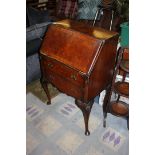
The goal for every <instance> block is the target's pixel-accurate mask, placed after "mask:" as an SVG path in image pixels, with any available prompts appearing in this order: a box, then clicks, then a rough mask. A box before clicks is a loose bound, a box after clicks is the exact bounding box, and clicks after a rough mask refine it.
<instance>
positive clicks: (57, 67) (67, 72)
mask: <svg viewBox="0 0 155 155" xmlns="http://www.w3.org/2000/svg"><path fill="white" fill-rule="evenodd" d="M41 61H42V65H43V68H44V70H45V72H46V73H47V74H50V73H55V74H57V75H59V76H61V77H63V78H65V79H67V80H69V81H70V82H72V83H74V84H75V85H77V86H80V87H84V82H85V81H84V77H83V76H81V74H79V73H78V72H77V71H76V70H74V69H72V68H69V67H68V66H65V65H63V64H62V63H60V62H57V61H55V60H53V59H49V58H45V57H43V58H42V59H41Z"/></svg>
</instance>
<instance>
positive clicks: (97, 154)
mask: <svg viewBox="0 0 155 155" xmlns="http://www.w3.org/2000/svg"><path fill="white" fill-rule="evenodd" d="M40 89H42V88H40ZM51 89H52V90H53V88H52V87H51ZM32 90H33V89H31V90H30V89H27V95H26V97H27V100H26V103H27V108H26V114H27V155H114V154H115V155H128V154H129V153H128V152H129V142H128V140H129V138H128V137H129V136H128V134H129V132H128V129H127V123H126V120H125V119H123V118H120V117H115V116H113V115H111V114H108V117H107V127H106V128H103V124H102V122H103V116H102V115H103V114H102V108H101V106H100V105H99V104H96V103H94V105H93V108H92V112H91V114H90V120H89V129H90V132H91V134H90V136H85V135H84V122H83V116H82V113H81V111H80V110H79V109H78V108H77V107H76V106H75V104H74V99H73V98H72V97H70V96H67V95H65V94H62V93H59V92H58V91H55V90H54V93H55V94H54V95H53V98H52V104H51V105H46V104H44V103H45V101H46V100H47V99H43V97H40V95H38V93H36V92H34V90H33V91H32ZM41 91H42V90H41ZM36 94H37V95H36ZM56 95H57V96H56ZM54 96H55V97H54ZM43 100H44V101H43Z"/></svg>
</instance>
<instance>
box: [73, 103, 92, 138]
mask: <svg viewBox="0 0 155 155" xmlns="http://www.w3.org/2000/svg"><path fill="white" fill-rule="evenodd" d="M93 103H94V100H92V101H90V102H89V103H83V102H82V101H80V100H75V104H76V105H77V106H78V107H79V108H80V109H81V111H82V114H83V117H84V122H85V135H86V136H89V135H90V132H89V129H88V122H89V115H90V112H91V108H92V106H93Z"/></svg>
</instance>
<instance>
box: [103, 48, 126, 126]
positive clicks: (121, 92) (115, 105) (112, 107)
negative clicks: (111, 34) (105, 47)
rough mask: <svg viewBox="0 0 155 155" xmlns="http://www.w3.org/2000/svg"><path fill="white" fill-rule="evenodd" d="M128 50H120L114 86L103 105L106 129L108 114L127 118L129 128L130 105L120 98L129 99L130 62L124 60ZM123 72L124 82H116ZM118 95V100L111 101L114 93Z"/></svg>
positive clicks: (113, 81)
mask: <svg viewBox="0 0 155 155" xmlns="http://www.w3.org/2000/svg"><path fill="white" fill-rule="evenodd" d="M125 49H126V48H120V49H119V50H118V58H117V61H116V67H115V71H114V75H113V80H112V85H111V88H110V89H109V91H108V102H107V103H106V104H104V105H103V113H104V127H106V117H107V113H108V112H109V113H111V114H113V115H115V116H118V117H126V118H127V126H128V128H129V105H128V104H127V103H125V102H124V101H121V100H120V97H121V96H123V97H125V98H129V82H126V81H125V78H126V76H127V74H129V60H128V59H123V53H124V51H125ZM120 71H121V72H122V75H123V77H122V80H121V81H117V82H116V76H117V75H118V74H119V72H120ZM113 92H114V93H115V95H116V94H117V99H116V100H114V101H111V97H112V93H113Z"/></svg>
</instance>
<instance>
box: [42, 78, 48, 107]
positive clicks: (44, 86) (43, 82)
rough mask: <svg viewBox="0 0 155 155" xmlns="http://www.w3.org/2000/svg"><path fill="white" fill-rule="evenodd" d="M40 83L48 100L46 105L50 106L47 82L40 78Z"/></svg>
mask: <svg viewBox="0 0 155 155" xmlns="http://www.w3.org/2000/svg"><path fill="white" fill-rule="evenodd" d="M40 82H41V85H42V87H43V89H44V91H45V93H46V95H47V98H48V101H47V105H50V104H51V96H50V93H49V90H48V85H47V84H48V82H47V81H46V80H45V79H44V78H41V80H40Z"/></svg>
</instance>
